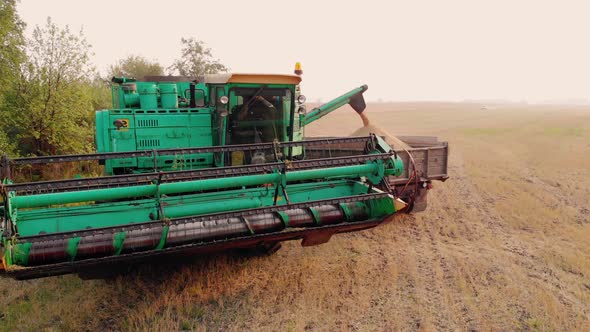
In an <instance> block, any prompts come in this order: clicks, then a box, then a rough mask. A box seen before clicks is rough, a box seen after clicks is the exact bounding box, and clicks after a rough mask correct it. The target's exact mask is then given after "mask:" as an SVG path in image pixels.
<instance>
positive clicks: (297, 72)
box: [295, 62, 303, 75]
mask: <svg viewBox="0 0 590 332" xmlns="http://www.w3.org/2000/svg"><path fill="white" fill-rule="evenodd" d="M302 74H303V69H301V62H295V75H302Z"/></svg>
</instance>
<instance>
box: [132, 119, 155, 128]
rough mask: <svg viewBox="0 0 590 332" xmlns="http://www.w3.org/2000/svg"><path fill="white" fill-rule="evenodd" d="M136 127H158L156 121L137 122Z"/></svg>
mask: <svg viewBox="0 0 590 332" xmlns="http://www.w3.org/2000/svg"><path fill="white" fill-rule="evenodd" d="M137 126H138V127H158V120H155V119H154V120H137Z"/></svg>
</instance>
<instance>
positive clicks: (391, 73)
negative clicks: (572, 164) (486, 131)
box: [19, 0, 590, 101]
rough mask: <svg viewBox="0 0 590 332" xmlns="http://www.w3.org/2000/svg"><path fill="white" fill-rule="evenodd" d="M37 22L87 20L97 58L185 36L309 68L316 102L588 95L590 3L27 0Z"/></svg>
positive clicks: (240, 62)
mask: <svg viewBox="0 0 590 332" xmlns="http://www.w3.org/2000/svg"><path fill="white" fill-rule="evenodd" d="M19 14H20V16H21V17H22V19H23V20H24V21H25V22H26V23H27V24H28V30H27V31H29V32H30V30H31V29H32V28H33V27H34V26H35V25H39V24H43V23H44V22H45V20H46V18H47V16H51V17H52V18H53V20H54V22H56V23H57V24H60V25H65V24H68V25H70V27H71V28H72V29H73V30H78V29H80V28H81V27H83V29H84V32H85V35H86V37H87V39H88V41H89V42H90V43H91V44H92V45H93V46H94V47H93V51H94V53H95V56H94V58H93V61H94V63H95V64H96V66H97V67H98V68H99V69H100V70H102V71H105V69H106V68H107V67H108V65H110V64H112V63H114V62H115V61H117V60H118V59H120V58H123V57H125V56H127V55H130V54H139V55H143V56H145V57H147V58H149V59H153V60H157V61H159V62H160V63H162V64H163V65H165V66H168V65H169V64H170V63H171V62H172V61H173V59H174V58H175V57H177V56H178V55H179V53H180V38H181V37H183V36H184V37H192V36H194V37H196V38H198V39H201V40H203V41H205V42H206V43H207V45H208V46H209V47H211V48H212V49H213V51H214V54H215V56H216V57H218V58H219V59H220V60H221V61H222V62H223V63H224V64H226V65H227V66H229V67H230V68H231V70H232V71H234V72H264V73H291V72H292V70H293V65H294V63H295V62H296V61H301V62H302V65H303V70H304V76H303V78H304V81H303V89H304V93H305V94H306V95H307V96H308V98H309V99H313V100H315V99H318V98H321V99H322V100H324V101H326V100H327V99H328V98H330V97H334V96H336V95H337V94H339V93H342V92H345V91H348V90H349V89H351V88H354V87H356V86H359V85H361V84H364V83H366V84H368V85H369V90H368V91H367V93H366V96H367V98H368V99H369V100H377V99H382V100H462V99H490V98H491V99H495V98H502V99H510V100H515V101H520V100H528V101H545V100H568V99H590V39H589V33H590V3H589V2H588V1H567V0H563V1H558V0H555V1H543V0H520V1H518V0H511V1H508V0H507V1H504V0H489V1H477V0H464V1H462V0H445V1H438V0H432V1H414V0H402V1H392V0H390V1H371V0H365V1H343V0H341V1H321V0H315V1H308V0H300V1H276V0H275V1H257V0H249V1H195V0H189V1H151V0H143V1H137V0H52V1H41V0H21V3H20V5H19Z"/></svg>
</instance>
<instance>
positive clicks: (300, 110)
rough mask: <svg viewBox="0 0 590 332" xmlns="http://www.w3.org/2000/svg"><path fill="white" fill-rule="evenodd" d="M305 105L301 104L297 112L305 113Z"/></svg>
mask: <svg viewBox="0 0 590 332" xmlns="http://www.w3.org/2000/svg"><path fill="white" fill-rule="evenodd" d="M305 111H306V110H305V106H299V109H297V113H299V114H305Z"/></svg>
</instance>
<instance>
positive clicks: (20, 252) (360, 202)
mask: <svg viewBox="0 0 590 332" xmlns="http://www.w3.org/2000/svg"><path fill="white" fill-rule="evenodd" d="M300 81H301V77H300V76H298V75H261V74H218V75H209V76H207V77H205V78H204V79H202V80H197V79H194V78H185V77H169V76H166V77H147V78H145V79H144V80H142V81H137V80H134V79H128V78H113V88H112V92H113V94H112V97H113V107H112V108H111V109H108V110H101V111H97V112H96V147H97V152H96V153H93V154H82V155H62V156H44V157H31V158H14V159H8V158H6V157H4V158H3V159H2V162H0V166H2V168H1V169H0V171H2V174H1V175H2V178H3V185H2V200H3V201H2V204H3V207H2V208H1V209H0V213H1V225H0V228H1V229H0V230H1V235H0V237H1V244H2V250H3V252H2V265H1V268H2V271H3V274H4V275H6V276H11V277H14V278H17V279H29V278H37V277H44V276H50V275H58V274H65V273H83V272H85V271H88V270H90V269H108V266H109V264H116V263H127V262H130V261H144V260H149V259H152V258H155V257H163V256H164V257H168V255H176V254H180V253H183V254H186V253H191V254H193V253H194V254H198V253H206V252H211V251H218V250H224V249H229V248H252V247H264V248H270V247H276V244H277V243H280V242H281V241H286V240H295V239H300V240H302V245H304V246H308V245H315V244H320V243H323V242H326V241H328V240H329V239H330V237H331V236H332V235H333V234H337V233H342V232H350V231H357V230H362V229H367V228H371V227H374V226H376V225H378V224H380V223H382V222H383V221H384V220H387V219H388V218H389V217H390V216H392V215H393V214H395V213H397V212H399V211H401V210H403V209H404V208H405V207H406V206H407V204H406V203H407V202H404V201H403V200H402V199H400V198H399V197H398V195H397V192H396V190H395V188H394V187H391V186H390V185H389V181H390V180H391V179H395V178H396V177H400V176H404V174H409V173H407V169H406V168H405V163H407V161H406V160H404V159H402V158H401V157H400V156H399V155H398V153H397V152H396V151H394V150H393V149H392V147H391V146H389V145H387V143H385V141H383V140H382V139H381V138H380V137H378V136H375V135H368V136H364V137H341V138H318V139H313V138H306V137H305V135H304V128H305V126H306V125H308V124H310V123H311V122H313V121H316V120H318V119H320V118H321V117H322V116H324V115H326V114H328V113H330V112H332V111H334V110H336V109H337V108H339V107H340V106H342V105H345V104H350V105H351V106H352V107H353V108H354V109H355V110H356V111H357V112H359V113H362V112H363V110H364V108H365V103H364V100H363V97H362V94H363V92H364V91H365V90H366V89H367V87H366V86H361V87H359V88H356V89H353V90H351V91H350V92H347V93H345V94H343V95H342V96H340V97H338V98H336V99H334V100H332V101H330V102H328V103H326V104H324V105H321V106H319V107H316V108H314V109H312V110H310V111H307V110H306V109H305V97H304V96H303V95H302V94H301V92H300V87H299V83H300ZM445 156H446V155H445ZM79 161H86V162H87V161H97V162H98V163H100V164H102V165H104V176H100V177H88V178H79V179H69V180H50V181H37V182H22V183H13V182H12V181H11V179H13V178H17V176H14V175H15V173H18V172H19V171H20V169H21V168H22V167H23V165H30V164H47V163H59V162H79ZM404 171H406V172H404ZM414 173H415V172H414ZM11 175H12V177H11ZM414 180H415V183H416V186H417V185H418V183H419V182H418V179H417V178H414ZM408 181H411V179H410V180H408ZM406 187H407V185H406ZM416 188H418V187H416Z"/></svg>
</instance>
